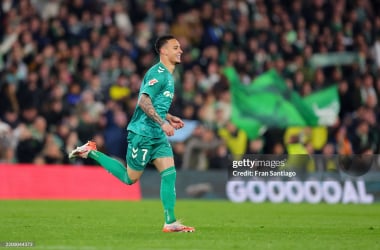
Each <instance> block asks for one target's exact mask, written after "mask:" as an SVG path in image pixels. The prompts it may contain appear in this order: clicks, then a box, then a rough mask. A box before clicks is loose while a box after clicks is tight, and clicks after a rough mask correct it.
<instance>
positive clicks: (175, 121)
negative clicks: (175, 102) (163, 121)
mask: <svg viewBox="0 0 380 250" xmlns="http://www.w3.org/2000/svg"><path fill="white" fill-rule="evenodd" d="M167 120H168V122H169V123H170V125H172V127H173V128H175V129H180V128H183V127H184V126H185V123H184V122H183V121H182V120H181V118H179V117H177V116H174V115H172V116H170V117H168V119H167Z"/></svg>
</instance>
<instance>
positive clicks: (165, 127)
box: [161, 122, 174, 136]
mask: <svg viewBox="0 0 380 250" xmlns="http://www.w3.org/2000/svg"><path fill="white" fill-rule="evenodd" d="M161 128H162V130H163V131H164V132H165V134H166V135H167V136H173V135H174V127H173V126H172V125H170V124H169V123H167V122H165V123H164V124H162V125H161Z"/></svg>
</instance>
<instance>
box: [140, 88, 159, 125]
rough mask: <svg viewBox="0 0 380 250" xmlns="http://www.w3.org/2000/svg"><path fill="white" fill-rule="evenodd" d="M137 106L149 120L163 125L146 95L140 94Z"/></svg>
mask: <svg viewBox="0 0 380 250" xmlns="http://www.w3.org/2000/svg"><path fill="white" fill-rule="evenodd" d="M138 105H139V106H140V108H141V109H142V110H143V111H144V112H145V114H146V115H147V116H149V118H150V119H152V120H153V121H155V122H157V123H158V124H160V126H161V125H162V124H164V123H165V121H164V120H163V119H162V118H161V117H160V116H159V115H158V114H157V112H156V110H155V109H154V107H153V104H152V100H151V99H150V97H149V96H148V95H146V94H142V95H141V96H140V99H139V102H138Z"/></svg>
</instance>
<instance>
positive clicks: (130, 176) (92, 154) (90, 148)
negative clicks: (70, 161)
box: [69, 141, 142, 185]
mask: <svg viewBox="0 0 380 250" xmlns="http://www.w3.org/2000/svg"><path fill="white" fill-rule="evenodd" d="M74 157H81V158H91V159H93V160H95V161H96V162H98V163H99V164H100V165H101V166H102V167H104V168H105V169H106V170H107V171H108V172H110V173H111V174H112V175H114V176H115V177H116V178H118V179H119V180H120V181H122V182H124V183H125V184H128V185H132V184H133V183H135V182H136V181H137V180H138V179H139V178H140V177H141V175H142V171H136V170H133V169H130V168H126V167H125V166H124V164H123V163H122V162H120V161H118V160H116V159H114V158H112V157H109V156H107V155H105V154H103V153H102V152H99V151H97V149H96V144H95V142H93V141H89V142H87V143H86V144H84V145H83V146H80V147H77V148H76V149H74V150H73V151H72V152H71V153H70V154H69V158H74Z"/></svg>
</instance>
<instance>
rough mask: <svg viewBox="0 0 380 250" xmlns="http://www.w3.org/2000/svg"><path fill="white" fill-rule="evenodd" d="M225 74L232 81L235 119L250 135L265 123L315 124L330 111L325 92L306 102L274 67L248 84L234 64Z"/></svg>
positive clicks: (231, 88) (282, 124)
mask: <svg viewBox="0 0 380 250" xmlns="http://www.w3.org/2000/svg"><path fill="white" fill-rule="evenodd" d="M224 74H225V75H226V77H227V79H228V80H229V82H230V90H231V96H232V122H233V123H235V124H236V126H237V127H239V128H240V129H243V130H245V131H246V132H247V134H248V136H249V138H251V139H252V138H256V137H257V136H258V135H259V133H260V129H262V128H265V127H278V128H286V127H289V126H316V125H318V124H319V123H320V122H322V121H324V119H322V118H321V116H323V114H326V112H327V111H325V109H323V108H325V107H330V106H329V105H330V104H329V97H328V96H327V94H324V93H323V94H320V95H316V96H314V95H313V96H314V97H312V98H311V97H310V99H308V101H307V102H306V101H305V100H304V99H303V98H302V97H301V96H300V95H299V94H298V93H297V92H295V91H293V90H289V89H288V87H287V85H286V83H285V80H284V79H283V78H282V77H281V76H279V75H278V74H277V72H276V71H275V70H269V71H267V72H265V73H263V74H261V75H260V76H258V77H257V78H255V79H254V80H253V81H252V82H251V83H250V84H248V85H244V84H242V83H241V82H240V79H239V75H238V74H237V72H236V70H235V69H234V68H232V67H228V68H225V70H224ZM331 92H333V91H331ZM328 93H330V92H328ZM316 94H317V93H316ZM330 97H331V96H330ZM322 102H324V104H323V105H322ZM326 105H327V106H326ZM334 107H335V106H334ZM318 112H319V113H318ZM323 112H325V113H323Z"/></svg>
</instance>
